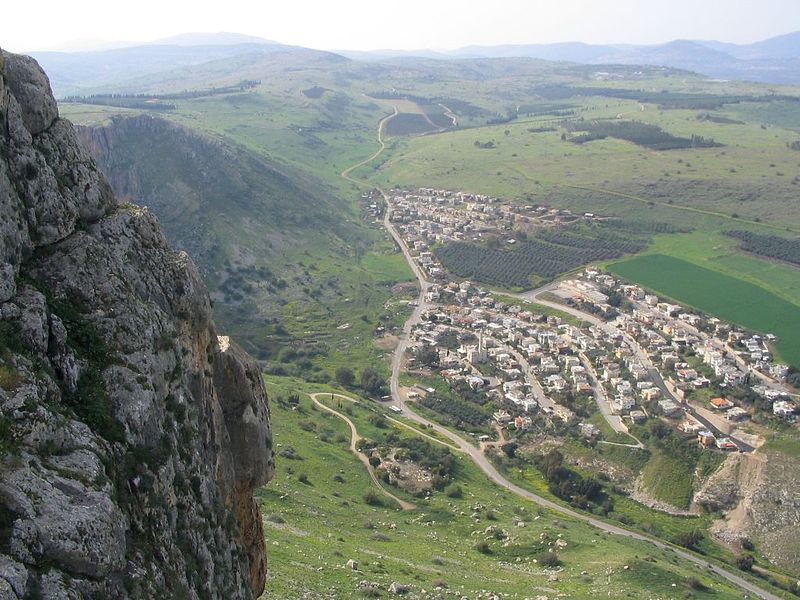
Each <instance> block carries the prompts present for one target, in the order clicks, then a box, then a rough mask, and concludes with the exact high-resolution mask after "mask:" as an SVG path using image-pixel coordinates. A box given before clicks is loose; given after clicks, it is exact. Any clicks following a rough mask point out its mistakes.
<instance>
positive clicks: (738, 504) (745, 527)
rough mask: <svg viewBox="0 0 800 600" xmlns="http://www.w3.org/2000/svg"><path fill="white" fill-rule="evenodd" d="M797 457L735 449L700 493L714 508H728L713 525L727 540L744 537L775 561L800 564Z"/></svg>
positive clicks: (699, 498)
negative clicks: (741, 452)
mask: <svg viewBox="0 0 800 600" xmlns="http://www.w3.org/2000/svg"><path fill="white" fill-rule="evenodd" d="M798 471H800V469H799V468H798V464H797V460H796V459H795V458H793V457H791V456H787V455H785V454H783V453H781V452H774V451H766V452H764V451H759V452H758V453H756V454H733V455H730V456H729V457H728V458H727V459H726V460H725V463H723V465H722V467H720V469H719V470H718V471H717V472H716V473H714V475H712V476H711V477H710V478H709V479H708V481H707V482H706V483H705V485H704V486H703V487H702V489H700V490H699V491H698V492H697V494H696V495H695V501H696V502H697V503H698V504H702V505H704V506H706V507H707V508H709V509H710V510H718V511H723V512H724V515H725V516H724V518H722V519H720V520H719V521H717V522H716V523H715V524H714V526H713V528H712V530H713V533H714V535H715V536H716V537H718V538H719V539H720V540H722V541H723V542H728V543H736V542H738V541H741V540H743V539H745V538H747V539H750V540H752V541H754V542H755V543H756V545H757V546H758V548H759V550H760V551H761V552H763V553H764V554H765V555H766V556H767V558H769V560H770V561H772V562H773V563H775V564H777V565H780V566H782V567H783V568H786V569H791V570H797V569H798V568H800V540H798V537H797V524H798V523H800V491H798V488H797V485H796V482H797V476H798Z"/></svg>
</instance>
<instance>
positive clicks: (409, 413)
mask: <svg viewBox="0 0 800 600" xmlns="http://www.w3.org/2000/svg"><path fill="white" fill-rule="evenodd" d="M384 197H385V198H386V199H387V211H386V217H385V218H384V226H385V227H386V228H387V230H388V231H389V233H390V234H391V236H392V237H393V238H394V239H395V240H396V241H397V243H398V244H399V245H400V248H401V250H402V251H403V255H404V256H405V257H406V260H407V261H408V264H409V266H410V267H411V269H412V270H413V271H414V274H415V275H416V276H417V280H418V281H419V284H420V290H421V291H420V296H419V302H418V303H419V306H418V307H417V309H416V310H415V311H414V313H413V314H412V315H411V317H410V318H409V320H408V321H407V322H406V324H405V326H404V327H403V333H402V335H401V336H400V343H399V344H398V346H397V348H396V349H395V354H394V357H393V358H392V375H391V381H390V387H391V391H392V402H391V404H392V405H393V406H397V407H399V408H400V411H401V414H402V415H403V416H404V417H406V418H407V419H410V420H411V421H415V422H416V423H420V424H422V425H425V426H426V427H428V428H430V429H433V430H434V431H436V432H437V433H439V434H441V435H443V436H445V437H447V438H448V439H449V440H451V441H452V442H453V443H454V444H455V445H456V446H457V447H458V448H459V449H460V450H461V451H462V452H464V453H465V454H467V455H469V457H470V458H471V459H472V461H473V462H474V463H475V464H476V465H477V466H478V468H480V469H481V471H483V472H484V473H485V474H486V476H487V477H488V478H489V479H490V480H491V481H493V482H494V483H496V484H497V485H499V486H500V487H503V488H505V489H507V490H509V491H510V492H512V493H514V494H516V495H518V496H520V497H522V498H525V499H527V500H530V501H532V502H535V503H536V504H538V505H539V506H543V507H545V508H548V509H550V510H552V511H554V512H557V513H560V514H562V515H566V516H568V517H572V518H573V519H577V520H579V521H583V522H585V523H588V524H590V525H593V526H594V527H597V528H598V529H600V530H602V531H605V532H608V533H612V534H614V535H620V536H623V537H628V538H631V539H635V540H640V541H644V542H650V543H651V544H653V545H654V546H656V547H657V548H661V549H664V550H672V551H674V552H675V554H677V555H678V556H680V557H681V558H684V559H686V560H688V561H690V562H693V563H694V564H697V565H700V566H701V567H707V568H709V569H710V570H711V571H713V572H714V573H716V574H717V575H719V576H720V577H722V578H724V579H727V580H728V581H730V582H731V583H733V584H734V585H737V586H739V587H740V588H742V589H744V590H747V591H748V592H750V593H752V594H755V595H756V596H758V597H760V598H764V599H765V600H781V599H780V597H779V596H776V595H775V594H772V593H771V592H768V591H767V590H764V589H761V588H760V587H758V586H757V585H755V584H752V583H750V582H749V581H747V580H746V579H744V578H743V577H740V576H739V575H737V574H735V573H733V572H731V571H728V570H726V569H723V568H721V567H718V566H716V565H713V564H711V563H708V562H707V561H705V560H704V559H703V558H701V557H699V556H696V555H694V554H691V553H690V552H687V551H686V550H683V549H681V548H677V547H675V546H673V545H670V544H666V543H664V542H661V541H659V540H656V539H654V538H651V537H649V536H646V535H643V534H640V533H637V532H635V531H629V530H627V529H624V528H623V527H618V526H616V525H611V524H609V523H606V522H604V521H600V520H598V519H595V518H593V517H589V516H587V515H584V514H582V513H578V512H576V511H574V510H572V509H569V508H566V507H564V506H561V505H560V504H556V503H555V502H553V501H552V500H548V499H547V498H543V497H542V496H539V495H537V494H534V493H533V492H530V491H528V490H526V489H524V488H521V487H519V486H518V485H516V484H514V483H512V482H510V481H509V480H508V479H506V478H505V477H504V476H503V475H502V474H500V472H498V471H497V469H496V468H495V467H494V465H493V464H492V463H490V462H489V460H488V459H487V458H486V456H485V455H484V453H483V452H482V451H481V450H480V449H478V448H476V447H475V446H473V445H472V444H470V443H469V442H468V441H467V440H465V439H464V438H462V437H461V436H459V435H457V434H455V433H453V432H452V431H450V430H448V429H446V428H445V427H443V426H441V425H439V424H438V423H434V422H432V421H429V420H428V419H426V418H424V417H422V416H420V415H418V414H417V413H415V412H414V411H413V410H412V409H411V408H410V407H409V406H408V404H407V403H406V402H405V401H404V400H403V398H402V396H401V395H400V387H399V383H398V379H399V376H400V368H401V366H402V360H403V354H404V353H405V350H406V347H407V346H408V332H409V331H410V329H411V327H412V326H413V325H415V324H416V323H418V322H419V319H420V315H421V312H422V310H423V309H424V308H426V307H427V306H428V305H427V304H426V303H425V302H424V296H425V292H426V291H427V289H428V287H430V282H429V281H428V280H427V279H426V278H425V276H424V273H423V272H422V271H421V269H419V267H418V266H417V265H416V263H415V262H414V260H413V258H412V257H411V254H410V253H409V252H408V248H407V247H406V245H405V242H404V241H403V239H402V237H401V236H400V234H399V233H398V232H397V230H396V229H395V227H394V225H393V224H392V222H391V220H390V208H389V202H388V197H387V196H386V194H384ZM536 302H537V303H539V304H544V305H545V306H548V305H549V306H551V307H553V308H557V309H558V310H562V311H564V312H569V313H571V314H574V315H575V316H577V317H578V318H580V319H583V320H585V321H589V322H595V323H596V324H598V325H601V326H603V325H606V326H607V325H608V324H607V323H603V322H602V321H600V319H597V318H596V317H594V316H593V315H588V314H586V313H583V312H581V311H578V310H575V309H572V308H571V307H564V306H562V305H560V304H556V303H551V302H547V301H541V300H538V299H537V300H536ZM565 308H566V309H569V310H564V309H565ZM615 331H616V329H615ZM662 383H663V382H662Z"/></svg>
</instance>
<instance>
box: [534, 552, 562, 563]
mask: <svg viewBox="0 0 800 600" xmlns="http://www.w3.org/2000/svg"><path fill="white" fill-rule="evenodd" d="M538 560H539V564H540V565H542V566H543V567H557V566H559V565H560V564H561V559H560V558H559V556H558V554H556V553H555V552H553V551H552V550H548V551H547V552H545V553H544V554H542V555H541V556H539V559H538Z"/></svg>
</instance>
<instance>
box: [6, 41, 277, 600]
mask: <svg viewBox="0 0 800 600" xmlns="http://www.w3.org/2000/svg"><path fill="white" fill-rule="evenodd" d="M0 215H2V218H0V598H29V597H30V598H34V597H37V598H38V597H41V598H87V597H91V598H119V599H126V598H131V599H133V598H187V599H188V598H220V599H222V598H226V599H230V598H253V597H254V596H257V595H259V594H260V593H261V591H262V590H263V587H264V579H265V573H266V560H265V553H264V538H263V532H262V528H261V518H260V515H259V511H258V508H257V506H256V505H255V503H254V500H253V498H252V490H253V488H254V487H255V486H259V485H262V484H264V483H266V482H267V481H268V480H269V479H270V478H271V477H272V472H273V455H272V449H271V447H272V443H271V430H270V423H269V410H268V406H267V399H266V395H265V392H264V388H263V384H262V382H261V379H260V375H259V372H258V370H257V369H256V368H255V366H254V364H253V363H252V362H251V360H250V359H249V358H248V357H247V355H246V354H245V353H244V352H242V351H241V350H239V349H238V348H237V347H236V346H235V345H234V344H232V343H231V342H230V340H228V339H227V338H225V337H221V336H218V335H217V333H216V331H215V328H214V324H213V322H212V320H211V309H210V302H209V299H208V295H207V292H206V290H205V287H204V286H203V285H202V283H201V281H200V278H199V276H198V273H197V271H196V269H195V267H194V265H193V263H192V261H191V260H190V259H189V258H188V256H187V255H186V254H185V253H180V252H176V251H175V250H173V249H171V248H170V247H169V245H168V244H167V243H166V241H165V239H164V237H163V235H162V233H161V230H160V227H159V225H158V223H157V222H156V220H155V218H154V217H153V216H151V215H150V214H149V213H148V212H147V211H146V210H144V209H140V208H137V207H135V206H132V205H119V204H118V203H117V202H116V201H115V199H114V197H113V194H112V193H111V189H110V187H109V185H108V184H107V183H106V181H105V180H104V178H103V177H102V176H101V175H100V174H99V172H98V171H97V169H96V168H95V165H94V161H93V160H92V159H91V158H90V157H89V156H88V154H86V153H85V152H84V150H83V149H82V148H81V146H80V144H79V143H78V141H77V138H76V136H75V132H74V131H73V128H72V125H71V124H70V123H69V122H67V121H64V120H62V119H60V118H59V117H58V112H57V107H56V103H55V101H54V99H53V97H52V94H51V92H50V89H49V84H48V81H47V78H46V76H45V75H44V73H43V72H42V71H41V70H40V69H39V67H38V65H37V64H36V63H35V62H34V61H33V60H31V59H29V58H27V57H22V56H16V55H12V54H7V53H2V54H0Z"/></svg>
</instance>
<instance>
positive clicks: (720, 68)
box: [339, 32, 800, 83]
mask: <svg viewBox="0 0 800 600" xmlns="http://www.w3.org/2000/svg"><path fill="white" fill-rule="evenodd" d="M339 53H340V54H342V55H344V56H349V57H351V58H356V59H359V60H385V59H387V58H391V57H403V56H405V57H407V56H420V57H426V58H440V59H446V58H500V57H529V58H540V59H544V60H554V61H569V62H579V63H588V64H629V65H631V64H641V65H661V66H666V67H673V68H676V69H686V70H691V71H696V72H698V73H702V74H703V75H707V76H709V77H718V78H723V79H745V80H751V81H759V82H764V83H796V82H798V81H800V32H794V33H789V34H786V35H782V36H778V37H774V38H770V39H768V40H764V41H761V42H756V43H753V44H741V45H740V44H729V43H723V42H717V41H693V40H674V41H671V42H668V43H665V44H659V45H652V46H640V45H629V44H611V45H597V44H584V43H581V42H562V43H554V44H517V45H500V46H467V47H464V48H459V49H457V50H441V51H430V50H420V51H408V50H399V51H392V50H376V51H374V52H349V51H345V50H341V51H339Z"/></svg>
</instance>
